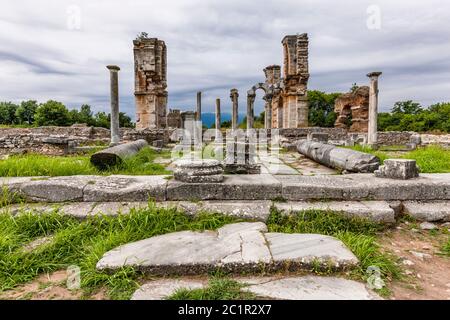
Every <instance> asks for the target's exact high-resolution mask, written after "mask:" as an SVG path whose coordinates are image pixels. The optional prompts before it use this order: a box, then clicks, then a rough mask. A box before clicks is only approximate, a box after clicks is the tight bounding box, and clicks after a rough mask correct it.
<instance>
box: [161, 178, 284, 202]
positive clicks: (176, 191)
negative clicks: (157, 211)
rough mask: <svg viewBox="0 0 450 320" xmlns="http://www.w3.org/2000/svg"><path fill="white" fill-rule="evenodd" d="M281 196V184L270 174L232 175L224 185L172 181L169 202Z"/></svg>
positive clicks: (269, 198)
mask: <svg viewBox="0 0 450 320" xmlns="http://www.w3.org/2000/svg"><path fill="white" fill-rule="evenodd" d="M280 196H281V183H280V182H279V181H277V180H276V179H275V178H274V177H273V176H272V175H270V174H260V175H230V176H225V179H224V181H223V183H209V184H201V183H193V184H186V183H183V182H180V181H175V180H171V181H169V183H168V185H167V200H271V199H275V198H278V197H280Z"/></svg>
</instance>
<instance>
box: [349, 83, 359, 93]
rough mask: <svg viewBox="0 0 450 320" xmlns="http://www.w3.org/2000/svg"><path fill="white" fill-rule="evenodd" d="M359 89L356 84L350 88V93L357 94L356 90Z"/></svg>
mask: <svg viewBox="0 0 450 320" xmlns="http://www.w3.org/2000/svg"><path fill="white" fill-rule="evenodd" d="M358 88H359V86H358V85H357V84H356V83H354V84H352V86H351V88H350V92H356V90H358Z"/></svg>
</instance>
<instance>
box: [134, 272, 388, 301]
mask: <svg viewBox="0 0 450 320" xmlns="http://www.w3.org/2000/svg"><path fill="white" fill-rule="evenodd" d="M233 280H235V281H238V282H240V283H242V284H244V285H245V287H244V288H242V290H243V291H249V292H252V293H254V294H255V295H257V296H258V297H263V298H269V299H279V300H379V299H381V298H380V297H379V296H378V295H377V294H375V293H374V292H372V291H371V290H369V289H367V288H366V287H365V285H364V284H362V283H359V282H356V281H352V280H347V279H343V278H336V277H318V276H304V277H258V278H256V277H255V278H235V279H233ZM206 287H207V281H206V280H202V279H163V280H156V281H151V282H148V283H145V284H144V285H142V286H141V287H140V288H139V289H138V290H136V292H135V293H134V294H133V296H132V298H131V300H164V299H166V298H167V297H169V296H171V295H173V294H174V293H175V292H176V291H177V290H179V289H182V288H184V289H187V290H194V289H202V288H206Z"/></svg>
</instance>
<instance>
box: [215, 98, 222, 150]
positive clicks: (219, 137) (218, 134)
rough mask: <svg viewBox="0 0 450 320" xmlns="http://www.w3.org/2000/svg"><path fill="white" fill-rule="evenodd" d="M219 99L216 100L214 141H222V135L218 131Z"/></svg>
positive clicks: (219, 119) (219, 118) (219, 120)
mask: <svg viewBox="0 0 450 320" xmlns="http://www.w3.org/2000/svg"><path fill="white" fill-rule="evenodd" d="M220 122H221V117H220V99H216V139H215V140H216V141H222V139H221V138H222V133H221V131H220Z"/></svg>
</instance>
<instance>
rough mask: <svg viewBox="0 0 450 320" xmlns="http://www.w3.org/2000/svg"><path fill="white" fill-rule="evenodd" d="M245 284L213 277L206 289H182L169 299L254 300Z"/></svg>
mask: <svg viewBox="0 0 450 320" xmlns="http://www.w3.org/2000/svg"><path fill="white" fill-rule="evenodd" d="M244 286H245V285H243V284H241V283H239V282H237V281H233V280H230V279H228V278H223V277H213V278H212V279H210V280H209V283H208V286H207V287H206V288H204V289H195V290H188V289H180V290H177V291H176V292H175V293H174V294H173V295H171V296H170V297H168V298H167V300H253V299H255V298H256V296H255V295H254V294H253V293H250V292H245V291H242V290H241V289H242V288H243V287H244Z"/></svg>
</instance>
